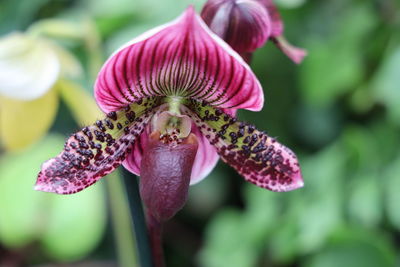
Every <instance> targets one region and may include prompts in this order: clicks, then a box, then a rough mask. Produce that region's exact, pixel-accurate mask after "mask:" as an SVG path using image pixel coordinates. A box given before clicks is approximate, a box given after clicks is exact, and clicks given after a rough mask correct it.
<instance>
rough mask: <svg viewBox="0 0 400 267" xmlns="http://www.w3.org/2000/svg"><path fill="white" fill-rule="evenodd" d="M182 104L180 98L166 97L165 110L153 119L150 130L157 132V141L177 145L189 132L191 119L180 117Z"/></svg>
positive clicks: (184, 116)
mask: <svg viewBox="0 0 400 267" xmlns="http://www.w3.org/2000/svg"><path fill="white" fill-rule="evenodd" d="M182 102H183V98H182V97H178V96H171V97H167V98H166V103H167V104H168V108H167V110H165V111H163V112H161V113H160V114H157V115H155V116H154V117H153V127H152V128H153V129H152V130H153V132H159V134H160V135H159V140H160V141H162V142H163V143H165V144H171V145H178V144H180V143H182V141H183V140H184V139H185V138H186V137H188V136H189V134H190V132H191V127H192V121H191V119H190V118H189V117H188V116H186V115H181V111H180V108H181V104H182Z"/></svg>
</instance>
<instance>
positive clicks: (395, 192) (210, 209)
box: [0, 0, 400, 267]
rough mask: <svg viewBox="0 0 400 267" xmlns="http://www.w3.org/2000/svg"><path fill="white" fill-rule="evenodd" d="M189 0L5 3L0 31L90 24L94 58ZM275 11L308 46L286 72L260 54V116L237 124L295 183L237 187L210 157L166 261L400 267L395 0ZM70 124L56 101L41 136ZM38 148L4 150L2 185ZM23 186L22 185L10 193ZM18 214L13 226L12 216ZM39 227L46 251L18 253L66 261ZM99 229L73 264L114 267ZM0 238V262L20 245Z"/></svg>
mask: <svg viewBox="0 0 400 267" xmlns="http://www.w3.org/2000/svg"><path fill="white" fill-rule="evenodd" d="M190 3H193V4H195V6H196V8H197V10H198V11H199V10H200V9H201V6H202V4H203V3H204V1H201V0H194V1H188V0H187V1H184V0H115V1H109V0H81V1H79V0H74V1H68V0H19V1H17V0H3V1H1V2H0V34H2V35H3V34H7V33H9V32H11V31H14V30H21V31H23V30H25V29H27V27H29V26H30V25H31V24H32V23H33V22H35V21H38V20H40V19H45V18H62V19H66V20H75V19H77V18H79V19H82V18H84V19H88V20H93V22H94V25H95V26H96V27H97V29H98V30H99V33H100V39H101V45H102V54H103V56H104V58H103V60H104V59H105V58H106V57H107V56H108V55H110V53H111V52H112V51H114V50H115V49H116V48H118V47H119V46H120V45H122V44H123V43H124V42H125V41H128V40H130V39H131V38H133V37H135V36H136V35H138V34H140V33H142V32H143V31H145V30H148V29H150V28H152V27H154V26H156V25H159V24H162V23H165V22H167V21H169V20H171V19H173V18H175V17H176V16H178V15H179V14H180V13H181V12H182V11H183V10H184V8H185V7H186V6H187V5H188V4H190ZM276 3H277V4H278V6H279V8H280V11H281V14H282V17H283V19H284V22H285V29H286V31H285V34H286V37H287V38H288V39H289V40H290V41H291V42H292V43H293V44H296V45H297V46H300V47H304V48H306V49H307V50H308V53H309V55H308V56H307V57H306V59H305V60H304V62H303V63H302V64H301V65H299V66H296V65H295V64H293V63H292V62H291V61H290V60H289V59H287V58H286V57H285V56H284V55H283V54H282V53H280V51H278V50H277V49H276V48H275V47H274V46H273V45H272V44H267V45H266V46H265V47H263V48H261V49H259V50H258V51H257V52H256V53H255V55H254V57H253V62H252V68H253V70H254V72H255V73H256V75H257V77H258V78H259V79H260V81H261V83H262V85H263V87H264V92H265V98H266V104H265V108H264V109H263V111H262V112H259V113H253V112H247V111H246V112H240V113H239V117H240V118H241V119H243V120H247V121H249V122H252V123H254V124H255V125H257V126H258V128H260V129H263V130H267V131H268V133H269V134H270V135H272V136H275V137H278V139H279V140H280V142H282V143H284V144H286V145H287V146H289V147H290V148H291V149H292V150H293V151H295V152H296V153H297V155H298V157H299V160H300V164H301V167H302V170H303V177H304V181H305V187H304V188H303V189H300V190H297V191H294V192H289V193H280V194H278V193H272V192H269V191H265V190H262V189H259V188H256V187H255V186H252V185H250V184H247V183H245V182H244V181H243V179H242V178H241V177H240V176H239V175H237V174H236V173H235V172H234V171H233V170H232V169H230V167H228V166H226V165H224V164H222V163H219V164H218V166H217V168H216V169H215V170H214V171H213V172H212V174H211V175H210V176H209V177H208V178H207V179H206V180H204V181H203V182H201V183H200V184H198V185H195V186H193V187H191V189H190V199H189V202H188V203H187V205H186V207H185V208H184V210H183V211H182V212H180V213H179V215H178V216H177V217H176V218H175V219H174V220H172V221H171V222H170V223H168V224H167V225H166V229H165V246H166V257H167V264H168V266H205V267H224V266H229V267H248V266H249V267H250V266H304V267H331V266H332V267H335V266H342V267H347V266H348V267H381V266H382V267H386V266H388V267H389V266H399V265H400V149H399V148H400V146H399V145H400V12H399V10H400V3H399V2H398V1H395V0H324V1H318V0H279V1H278V0H276ZM88 38H89V39H90V36H89V37H88ZM63 45H65V46H66V47H68V48H69V49H70V50H71V51H72V52H74V54H75V55H76V56H77V57H78V58H79V59H80V60H81V61H82V63H83V64H84V66H85V71H86V72H87V75H86V76H87V77H88V78H87V79H85V80H82V81H80V83H81V84H82V85H83V86H84V87H85V88H86V89H87V90H88V92H91V88H92V84H93V76H91V73H90V68H89V67H90V66H88V64H89V63H87V62H90V60H89V61H88V58H90V57H91V55H90V53H88V52H87V51H86V50H84V49H82V47H81V46H79V45H74V44H69V43H64V44H63ZM76 127H77V126H76V125H75V123H74V122H73V120H72V118H71V115H70V114H69V111H68V110H67V109H66V108H65V103H63V102H61V108H60V110H59V113H58V115H57V118H56V122H55V124H54V125H53V127H52V129H51V132H52V133H53V134H54V133H58V134H62V135H64V136H67V135H68V134H70V133H71V132H72V131H74V130H75V129H76ZM56 139H57V140H58V141H57V142H58V143H61V144H62V138H61V141H59V139H60V136H59V135H58V136H53V137H51V138H50V142H56V141H55V140H56ZM47 142H49V141H47ZM47 147H48V151H47V153H49V155H47V157H51V156H54V155H53V154H54V153H56V152H54V146H52V145H51V144H50V145H49V144H44V145H43V146H42V148H43V149H44V148H46V149H47ZM49 151H50V152H49ZM43 154H46V151H42V154H40V155H37V153H36V154H35V153H33V152H32V153H31V154H28V155H26V156H25V157H24V158H23V161H22V160H21V158H19V159H18V160H17V159H13V157H12V156H10V155H6V154H5V153H3V155H2V156H1V160H0V170H1V176H0V185H1V184H2V183H6V182H7V181H2V180H5V179H3V177H5V176H6V175H5V173H6V172H10V170H8V169H10V167H9V166H13V164H14V165H16V164H17V166H25V167H24V168H32V169H33V170H31V171H29V173H33V174H34V173H36V171H38V170H39V165H37V167H35V166H36V165H32V162H33V163H36V164H39V163H37V162H38V159H40V160H39V162H41V161H42V160H43V159H42V157H43ZM29 155H30V156H29ZM45 158H46V156H45ZM17 161H18V162H17ZM5 162H7V163H5ZM21 168H22V167H21ZM6 169H7V170H6ZM27 172H28V171H27ZM33 174H29V175H33ZM19 175H22V174H15V177H18V176H19ZM16 179H17V178H16ZM29 179H30V181H34V179H35V178H34V177H33V178H32V177H31V178H28V180H29ZM25 180H26V179H25ZM25 180H24V179H21V181H20V182H21V186H22V183H23V182H24V181H25ZM31 183H32V182H31ZM96 192H97V191H96ZM0 194H1V195H0V216H4V214H6V213H5V212H3V211H4V209H15V208H17V207H18V203H17V202H11V203H10V202H7V199H5V200H3V198H4V197H5V193H1V188H0ZM15 194H18V192H16V193H15ZM21 201H23V198H21ZM2 205H5V207H4V209H3V208H2ZM27 212H28V211H27ZM31 212H32V211H31ZM38 212H39V211H38ZM25 215H26V214H25ZM25 215H24V214H21V217H20V218H19V219H20V220H24V216H25ZM54 216H61V215H60V214H55V215H54ZM98 216H100V217H101V215H98ZM16 220H18V218H16ZM47 227H52V226H51V224H49V225H48V226H47ZM66 227H67V226H66ZM65 229H67V228H65ZM65 229H62V230H55V231H56V232H57V231H63V230H65ZM0 230H1V229H0ZM99 231H100V230H99ZM47 233H48V237H47V239H43V240H44V241H43V240H42V241H41V242H42V243H41V245H43V242H45V245H47V246H50V247H51V248H54V249H53V250H52V249H50V250H47V252H48V254H46V253H45V254H43V255H39V256H37V255H36V256H34V257H32V256H30V257H28V259H27V262H28V263H29V262H30V263H32V262H33V263H44V262H57V261H60V260H62V261H65V260H66V261H68V255H67V256H65V255H63V256H61V257H57V253H58V252H57V249H58V248H57V242H56V241H57V237H56V236H51V231H48V232H47ZM110 235H111V233H110V229H108V228H107V229H106V234H105V235H104V237H103V240H102V241H101V242H98V241H96V242H97V243H98V245H97V249H95V251H94V252H92V253H91V254H88V252H85V253H86V254H85V258H83V259H82V261H84V262H88V261H93V260H98V261H102V262H106V263H107V264H108V263H110V262H111V264H110V265H112V264H113V263H115V261H116V256H115V255H116V252H115V248H114V245H113V242H112V238H111V237H110ZM21 238H22V239H23V238H25V237H21ZM0 240H1V241H0V247H1V249H0V262H1V257H2V255H5V253H6V252H7V253H9V252H10V250H11V251H12V250H13V249H14V248H15V250H16V251H20V250H19V249H20V248H19V247H18V244H15V246H11V249H10V246H8V245H7V237H5V236H1V231H0ZM5 240H6V241H5ZM46 240H47V241H46ZM58 241H60V240H58ZM46 242H47V243H46ZM68 242H69V241H68ZM71 242H73V241H71ZM79 242H80V241H78V242H77V244H78V243H79ZM33 246H38V244H36V243H34V244H33ZM83 250H84V248H83ZM2 251H4V252H2ZM49 255H50V256H49ZM51 255H53V256H51ZM65 257H67V258H65ZM75 259H76V258H75V257H72V258H71V259H70V260H75Z"/></svg>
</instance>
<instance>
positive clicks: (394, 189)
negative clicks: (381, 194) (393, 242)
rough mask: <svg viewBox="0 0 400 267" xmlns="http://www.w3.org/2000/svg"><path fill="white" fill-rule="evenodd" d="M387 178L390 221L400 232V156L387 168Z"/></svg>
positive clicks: (386, 194) (386, 191) (387, 207)
mask: <svg viewBox="0 0 400 267" xmlns="http://www.w3.org/2000/svg"><path fill="white" fill-rule="evenodd" d="M385 177H386V179H387V181H386V183H385V186H386V188H385V189H386V190H385V197H386V198H385V201H386V209H387V214H388V218H389V221H390V222H391V223H392V225H394V226H395V227H396V228H397V230H400V208H399V203H400V194H399V189H400V156H399V157H398V158H397V159H396V160H394V161H393V162H392V163H391V164H390V165H389V166H388V167H387V168H386V173H385Z"/></svg>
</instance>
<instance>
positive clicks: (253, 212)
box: [243, 184, 282, 245]
mask: <svg viewBox="0 0 400 267" xmlns="http://www.w3.org/2000/svg"><path fill="white" fill-rule="evenodd" d="M244 197H245V200H246V206H245V207H246V210H245V212H244V214H243V221H244V224H245V225H246V235H247V238H248V239H249V240H251V241H252V243H254V244H256V245H257V244H263V243H264V242H265V239H266V238H267V237H268V234H269V233H270V232H271V231H272V230H273V229H274V228H275V227H276V225H279V224H278V222H277V218H279V217H280V215H281V214H280V208H282V207H281V206H282V205H281V203H280V200H281V199H282V198H281V197H280V195H279V193H276V192H271V191H268V190H265V189H264V188H259V187H257V186H254V185H252V184H251V185H246V186H245V187H244Z"/></svg>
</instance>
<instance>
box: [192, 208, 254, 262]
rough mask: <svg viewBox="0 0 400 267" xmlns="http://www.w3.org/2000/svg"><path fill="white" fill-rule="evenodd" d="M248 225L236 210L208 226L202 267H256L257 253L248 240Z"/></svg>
mask: <svg viewBox="0 0 400 267" xmlns="http://www.w3.org/2000/svg"><path fill="white" fill-rule="evenodd" d="M246 232H247V225H246V224H243V220H242V219H241V214H240V213H239V212H238V211H235V210H228V209H226V210H224V211H223V212H221V213H219V214H218V215H217V216H216V217H215V218H214V219H213V220H212V221H211V222H210V224H209V225H208V228H207V232H206V237H205V245H204V247H203V249H202V251H201V252H200V254H199V255H198V256H199V261H200V266H204V267H225V266H226V267H248V266H254V265H255V261H256V259H257V252H256V251H255V250H254V248H253V247H252V246H251V244H249V242H248V240H247V239H246Z"/></svg>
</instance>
